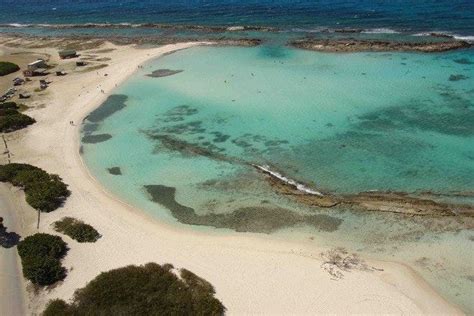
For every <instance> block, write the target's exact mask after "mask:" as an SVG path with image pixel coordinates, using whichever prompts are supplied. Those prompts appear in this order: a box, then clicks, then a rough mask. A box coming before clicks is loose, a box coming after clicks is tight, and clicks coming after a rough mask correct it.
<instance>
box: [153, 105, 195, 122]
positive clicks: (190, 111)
mask: <svg viewBox="0 0 474 316" xmlns="http://www.w3.org/2000/svg"><path fill="white" fill-rule="evenodd" d="M197 113H198V109H196V108H193V107H191V106H189V105H178V106H176V107H174V108H172V109H170V110H168V111H166V112H165V113H164V114H163V115H160V117H161V116H162V117H163V119H162V121H163V122H180V121H184V119H185V117H187V116H191V115H194V114H197Z"/></svg>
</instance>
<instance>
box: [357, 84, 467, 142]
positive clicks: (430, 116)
mask: <svg viewBox="0 0 474 316" xmlns="http://www.w3.org/2000/svg"><path fill="white" fill-rule="evenodd" d="M442 96H443V97H444V98H446V101H447V102H446V103H444V104H443V106H441V107H439V108H433V107H432V106H431V104H430V103H429V102H416V101H414V102H412V103H410V104H408V105H402V106H392V107H389V108H384V109H381V110H377V111H373V112H370V113H367V114H364V115H361V116H358V118H359V123H358V124H357V126H356V127H357V128H358V129H360V130H377V131H388V130H392V129H400V130H402V129H418V130H423V131H430V132H437V133H440V134H447V135H455V136H463V137H470V136H472V135H474V111H473V110H472V103H471V102H470V101H468V100H466V99H464V98H462V97H460V96H456V95H452V94H450V93H449V92H444V94H442Z"/></svg>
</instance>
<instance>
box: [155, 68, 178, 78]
mask: <svg viewBox="0 0 474 316" xmlns="http://www.w3.org/2000/svg"><path fill="white" fill-rule="evenodd" d="M180 72H183V70H171V69H157V70H154V71H152V72H151V74H147V75H146V76H147V77H151V78H160V77H168V76H173V75H176V74H179V73H180Z"/></svg>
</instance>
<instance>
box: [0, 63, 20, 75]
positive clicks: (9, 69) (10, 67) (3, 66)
mask: <svg viewBox="0 0 474 316" xmlns="http://www.w3.org/2000/svg"><path fill="white" fill-rule="evenodd" d="M18 70H20V67H18V65H17V64H14V63H10V62H8V61H0V76H6V75H8V74H11V73H14V72H15V71H18Z"/></svg>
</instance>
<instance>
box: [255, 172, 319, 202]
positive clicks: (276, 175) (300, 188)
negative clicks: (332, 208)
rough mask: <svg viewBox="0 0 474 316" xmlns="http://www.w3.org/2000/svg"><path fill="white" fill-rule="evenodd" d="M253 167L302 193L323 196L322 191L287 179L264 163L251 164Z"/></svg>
mask: <svg viewBox="0 0 474 316" xmlns="http://www.w3.org/2000/svg"><path fill="white" fill-rule="evenodd" d="M253 166H254V167H255V168H257V169H259V170H261V171H263V172H264V173H266V174H268V175H270V176H272V177H274V178H277V179H278V180H280V181H283V182H285V183H287V184H289V185H291V186H293V187H295V188H296V189H297V190H298V191H301V192H304V193H308V194H312V195H317V196H324V194H323V193H321V192H319V191H316V190H313V189H310V188H308V187H307V186H306V185H304V184H302V183H299V182H297V181H295V180H293V179H289V178H287V177H285V176H284V175H282V174H281V173H279V172H277V171H273V170H271V169H270V167H269V166H267V165H264V166H260V165H255V164H254V165H253Z"/></svg>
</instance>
